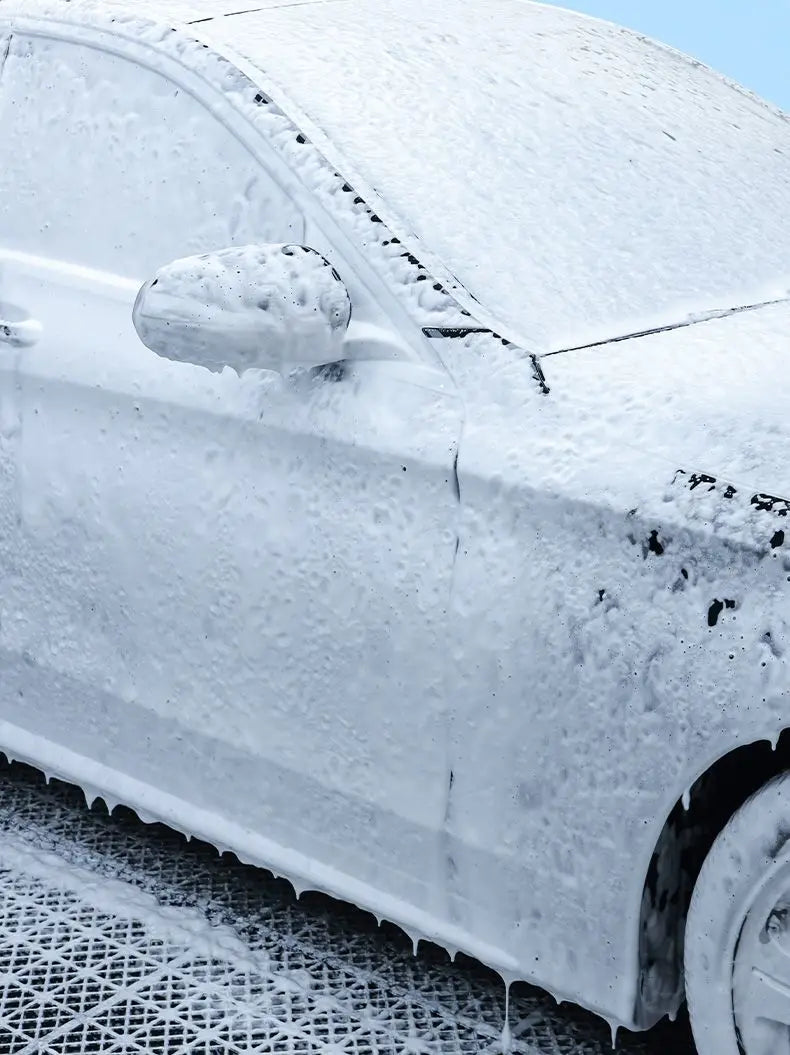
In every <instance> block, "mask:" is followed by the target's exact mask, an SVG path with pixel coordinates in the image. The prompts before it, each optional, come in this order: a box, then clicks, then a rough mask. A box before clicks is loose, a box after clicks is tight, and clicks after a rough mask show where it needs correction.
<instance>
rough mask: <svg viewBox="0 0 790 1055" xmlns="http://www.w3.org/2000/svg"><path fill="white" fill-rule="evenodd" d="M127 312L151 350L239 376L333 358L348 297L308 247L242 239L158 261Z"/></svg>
mask: <svg viewBox="0 0 790 1055" xmlns="http://www.w3.org/2000/svg"><path fill="white" fill-rule="evenodd" d="M132 319H133V321H134V328H135V330H137V335H138V336H139V338H140V340H141V341H142V342H143V344H144V345H146V347H148V348H150V349H151V351H153V352H156V354H157V355H161V356H163V357H164V358H165V359H173V360H175V361H176V362H180V363H193V364H195V365H197V366H205V367H207V368H208V369H209V370H214V371H220V370H222V368H223V367H225V366H230V367H232V368H233V369H234V370H235V371H236V372H237V373H239V374H241V373H242V372H243V371H245V370H250V369H256V368H257V369H265V370H281V369H282V368H283V367H288V366H296V365H305V366H319V365H321V364H323V363H332V362H335V361H336V360H338V359H340V358H342V352H341V346H342V343H343V337H344V336H345V333H346V330H347V328H348V324H349V321H350V319H351V300H350V298H349V295H348V290H347V289H346V287H345V285H344V284H343V281H342V279H341V278H340V276H339V275H338V273H337V271H335V269H334V268H333V267H332V265H331V264H330V263H329V262H328V261H327V260H325V259H324V257H323V256H321V254H320V253H317V252H316V251H315V250H314V249H310V248H308V247H307V246H301V245H247V246H239V247H238V248H232V249H222V250H219V251H218V252H215V253H205V254H203V255H201V256H190V257H184V258H183V259H182V260H176V261H174V262H173V263H172V264H167V265H166V266H165V267H162V268H160V269H159V271H157V272H156V274H155V275H154V277H153V278H151V279H149V281H148V282H146V283H145V284H144V285H143V286H142V287H141V289H140V292H139V293H138V294H137V299H136V301H135V303H134V310H133V312H132Z"/></svg>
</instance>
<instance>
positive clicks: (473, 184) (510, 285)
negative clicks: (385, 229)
mask: <svg viewBox="0 0 790 1055" xmlns="http://www.w3.org/2000/svg"><path fill="white" fill-rule="evenodd" d="M79 2H80V0H77V4H79ZM75 6H77V5H75V3H73V2H72V3H70V4H69V7H71V8H72V9H73V8H74V7H75ZM104 6H105V7H106V3H105V5H104ZM120 6H123V7H124V8H125V9H126V10H128V11H130V12H131V13H133V14H135V15H142V16H146V17H150V18H153V19H155V20H157V21H160V22H167V23H187V24H189V25H190V31H191V33H192V34H194V35H195V36H197V37H199V39H201V40H202V41H203V42H205V43H208V44H209V45H211V46H214V47H216V48H217V49H220V50H223V51H224V52H225V53H226V54H228V53H229V54H231V55H236V56H239V57H241V58H243V59H244V60H245V61H246V62H247V63H249V64H251V65H252V66H254V67H255V68H257V69H259V70H261V71H262V72H263V73H264V75H265V77H266V79H267V84H269V85H274V86H275V87H276V88H277V89H278V92H279V94H278V95H277V96H275V98H276V99H277V102H278V103H279V104H280V105H281V106H282V108H283V109H284V110H286V112H290V113H291V116H292V117H293V118H294V120H296V121H297V123H300V124H302V125H303V126H304V125H306V129H307V131H308V134H309V136H310V139H311V140H312V141H313V142H315V143H316V145H317V146H319V148H320V149H322V151H323V152H324V153H325V154H326V156H327V157H328V158H329V160H330V161H331V162H332V163H333V165H335V167H336V168H337V170H338V171H341V172H343V174H344V176H345V177H346V178H347V179H349V181H350V182H352V183H353V184H354V186H355V187H357V188H358V189H359V191H360V193H361V194H362V195H363V196H364V197H366V200H367V195H366V191H368V190H371V191H372V192H373V194H372V196H373V197H374V198H375V200H377V201H381V202H383V206H382V211H383V218H384V220H385V221H386V222H388V223H389V224H390V226H391V227H392V228H393V229H394V230H397V231H399V232H404V233H406V235H407V236H408V235H411V236H413V241H412V244H414V245H416V244H417V243H419V245H420V246H421V247H423V249H424V252H423V253H422V255H421V259H422V260H423V262H425V263H426V264H427V265H428V266H430V263H431V260H432V258H433V259H436V260H438V261H440V262H441V264H442V265H443V267H442V273H445V272H446V271H449V272H450V273H451V274H452V275H454V276H455V277H456V278H457V280H458V282H459V284H460V286H461V287H462V288H463V289H464V290H466V291H467V293H468V294H469V301H470V302H471V303H472V305H473V306H474V305H475V304H479V305H482V309H481V311H482V314H481V312H476V314H477V315H478V317H480V318H484V319H489V320H493V321H494V322H495V323H500V324H501V325H499V327H498V328H499V329H500V330H501V332H504V333H506V334H507V335H508V336H511V337H512V338H513V339H515V340H518V341H519V342H520V343H522V344H524V345H526V346H527V347H530V348H531V349H533V350H536V351H545V350H549V349H556V348H560V347H566V346H569V345H572V344H578V343H582V342H583V341H586V340H589V341H594V340H599V339H604V338H608V337H612V336H615V335H618V334H621V333H624V332H628V331H629V330H632V329H639V328H643V327H645V326H648V325H660V324H664V323H666V324H669V323H676V322H677V321H679V320H680V319H682V318H685V317H687V316H688V315H692V314H694V313H696V312H704V311H709V310H716V309H719V308H726V307H731V306H735V305H739V304H741V303H745V302H752V301H754V300H763V299H769V298H770V297H773V296H779V295H785V294H786V293H787V291H788V288H790V121H788V118H787V117H786V115H784V114H782V113H781V112H780V111H779V110H777V109H775V108H773V107H771V106H769V105H768V104H767V103H764V102H763V101H762V100H759V99H758V98H756V97H755V96H753V95H751V94H750V93H749V92H747V91H746V90H744V89H741V88H739V87H738V86H736V85H734V84H732V83H731V82H729V81H727V80H725V79H724V78H723V77H721V76H719V75H718V74H716V73H714V72H713V71H711V70H709V69H707V68H706V67H704V66H703V65H702V64H700V63H698V62H695V61H694V60H692V59H690V58H688V57H687V56H683V55H681V54H679V53H678V52H675V51H672V50H671V49H669V48H666V47H663V46H661V45H658V44H655V43H654V42H652V41H649V40H647V39H646V38H644V37H641V36H639V35H638V34H636V33H633V32H631V31H629V30H625V29H622V28H620V27H616V26H613V25H610V24H608V23H605V22H600V21H598V20H595V19H591V18H588V17H586V16H582V15H578V14H575V13H572V12H568V11H564V10H562V9H559V8H554V7H546V6H543V5H541V4H538V3H533V2H530V0H486V2H485V3H484V4H471V3H468V2H467V0H432V2H431V3H430V4H426V3H425V2H424V0H258V2H257V3H256V2H255V0H248V2H247V3H246V4H245V3H244V2H243V0H242V2H239V0H235V2H234V0H135V2H134V3H131V2H128V3H125V4H124V3H121V4H120Z"/></svg>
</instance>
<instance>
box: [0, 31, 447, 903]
mask: <svg viewBox="0 0 790 1055" xmlns="http://www.w3.org/2000/svg"><path fill="white" fill-rule="evenodd" d="M69 32H70V39H61V38H60V37H59V36H58V34H57V32H56V31H55V30H54V29H52V28H46V29H41V28H36V27H35V26H34V27H32V28H30V27H29V26H21V27H18V28H17V31H16V32H15V33H14V36H13V39H12V41H11V44H10V50H9V52H8V57H7V59H6V63H5V68H4V70H3V74H2V81H1V82H0V83H1V86H2V87H1V91H2V97H1V98H0V137H2V142H3V144H4V148H3V153H4V164H3V168H2V172H0V266H1V267H2V272H1V274H2V278H1V279H0V281H2V289H1V290H0V301H2V303H3V304H4V305H5V306H6V308H5V310H6V311H11V310H13V311H16V312H17V315H18V316H19V317H20V318H23V319H27V320H28V321H29V323H30V326H31V327H32V329H30V328H28V330H27V331H25V332H26V333H27V337H25V338H19V339H18V340H15V341H12V342H11V343H5V344H0V454H1V458H0V469H1V471H2V475H1V476H0V527H1V529H2V535H1V537H0V689H1V690H2V697H1V698H0V707H1V708H2V712H1V716H2V719H3V724H2V725H0V738H2V735H6V736H7V737H11V738H13V737H14V736H17V735H18V734H17V732H15V731H14V730H20V729H21V730H23V731H24V733H25V736H26V737H27V739H26V740H25V742H26V743H29V744H30V747H29V750H28V754H29V755H30V756H31V757H32V759H33V761H34V762H35V761H37V760H38V761H39V762H40V759H41V758H43V757H45V756H47V752H49V753H50V754H51V753H52V744H55V745H58V747H59V748H62V751H61V754H60V755H58V757H59V758H61V759H62V760H63V761H62V764H59V768H60V770H62V771H64V772H65V775H67V776H69V777H70V778H71V779H75V780H78V781H80V782H82V783H83V784H93V785H95V786H96V788H98V790H100V791H105V792H108V791H109V792H110V793H112V794H115V792H113V788H114V787H115V788H120V789H121V791H120V792H118V793H117V797H119V798H121V797H125V798H127V799H132V800H134V801H132V804H133V805H139V804H140V803H139V802H138V801H137V800H140V802H142V800H143V799H145V801H146V802H152V803H154V808H153V809H152V810H151V812H152V813H154V814H155V815H159V816H162V815H164V816H167V817H168V818H169V819H170V820H171V822H172V823H175V824H176V825H177V826H179V827H181V828H184V829H185V830H188V831H189V830H192V831H195V832H197V833H200V834H203V835H211V834H212V833H215V832H217V831H219V830H223V831H224V830H226V831H228V832H231V833H232V835H229V837H228V839H227V843H228V844H229V845H232V846H234V848H236V849H239V850H240V851H241V852H245V851H246V852H247V853H252V850H251V847H252V844H253V842H254V840H255V838H256V837H257V836H258V835H261V834H263V835H264V836H266V838H267V839H268V840H269V841H268V843H266V844H265V846H266V850H265V856H266V858H267V860H268V863H269V864H271V865H272V866H273V867H275V868H278V869H280V870H282V871H285V872H287V873H290V874H296V875H301V876H303V877H304V878H306V879H308V880H309V881H312V882H315V883H316V884H317V885H321V886H324V887H331V888H333V889H336V890H337V891H338V892H340V893H345V894H346V895H347V896H351V894H350V891H349V887H348V883H347V882H346V879H343V878H342V876H343V875H345V876H346V877H348V876H354V877H356V879H357V880H362V881H363V882H364V883H365V884H367V886H366V887H365V888H364V889H368V890H378V891H386V892H387V893H389V894H396V895H397V896H399V897H400V898H402V899H404V900H405V901H407V902H409V903H412V904H416V905H419V906H421V907H426V906H427V905H428V901H429V899H430V897H432V896H433V895H432V894H431V893H430V892H431V891H435V890H436V884H435V882H434V879H435V870H436V869H437V868H439V869H442V868H443V867H444V866H443V864H442V861H441V853H440V846H441V838H440V829H441V825H442V818H443V809H444V801H445V796H446V790H447V761H446V748H445V739H444V720H443V686H444V663H445V655H446V650H445V647H444V646H445V640H444V635H445V616H446V604H447V599H448V596H449V591H450V580H451V573H452V564H453V557H454V552H455V545H456V535H455V524H456V519H457V497H456V493H455V481H454V475H453V460H454V457H455V453H456V447H457V438H458V435H459V430H460V413H459V408H458V403H457V401H456V398H455V396H454V395H453V393H452V391H451V390H450V389H449V386H448V384H447V379H446V377H445V376H444V375H443V374H441V373H440V372H437V371H436V370H434V369H433V368H430V367H428V366H425V365H421V364H420V363H418V362H416V361H409V360H408V357H407V358H406V360H401V361H400V362H391V363H387V362H370V363H367V364H364V365H362V364H360V366H359V367H358V368H357V369H356V370H354V371H352V372H351V374H350V375H349V376H348V377H346V378H345V379H342V380H339V381H338V380H334V381H333V380H331V377H327V376H315V375H314V374H311V373H308V372H302V373H301V374H299V375H295V376H292V377H287V378H284V377H282V376H280V375H279V374H274V373H267V372H260V371H259V372H248V373H247V374H244V375H243V376H242V377H238V376H237V375H236V374H235V373H233V372H232V371H230V370H225V371H224V372H223V373H221V374H213V373H209V372H208V371H206V370H204V369H202V368H200V367H197V366H191V365H189V364H184V363H173V362H169V361H165V360H163V359H160V358H158V357H157V356H156V355H154V354H153V353H152V352H150V351H149V350H147V349H146V348H144V347H143V345H142V344H141V343H140V342H139V340H138V339H137V337H136V335H135V333H134V330H133V327H132V323H131V308H132V304H133V300H134V296H135V293H136V291H137V288H138V286H139V284H140V282H141V281H143V280H144V279H146V278H147V277H149V275H150V274H152V273H153V271H154V270H155V268H156V267H157V266H159V265H161V264H164V263H166V262H168V261H170V260H171V259H174V258H178V257H181V256H184V255H187V254H191V253H195V252H202V251H207V250H211V249H217V248H221V247H225V246H230V245H234V244H246V243H250V242H255V241H258V242H272V241H274V242H284V241H295V242H303V241H304V240H305V238H306V237H308V236H309V235H310V230H309V229H308V225H307V223H306V221H305V219H304V215H303V213H302V210H301V208H300V207H299V206H298V205H297V203H296V202H295V201H294V200H293V198H292V197H291V196H290V195H289V194H288V193H286V192H285V191H284V190H283V188H282V187H281V186H280V185H279V184H278V183H277V182H276V181H275V179H274V178H273V177H272V176H271V175H270V173H269V171H267V169H266V167H265V165H264V164H263V163H262V162H261V157H260V155H259V154H257V153H256V152H255V151H256V150H257V145H256V143H257V141H256V140H255V136H256V135H257V133H255V132H254V131H253V130H251V129H250V130H249V132H248V133H247V132H245V131H244V130H243V129H241V130H240V126H237V125H234V126H233V128H231V127H230V123H229V122H230V116H228V117H227V120H226V118H225V114H226V111H227V114H228V115H230V106H229V104H228V103H227V100H224V99H223V97H222V96H221V93H220V92H218V91H214V90H213V89H212V88H211V87H210V86H209V85H207V84H206V83H205V82H203V81H200V80H197V79H192V80H190V79H189V77H188V76H187V72H186V71H184V70H182V69H181V68H180V67H178V66H176V65H175V64H174V63H172V64H170V65H168V63H169V62H170V60H169V59H167V57H166V56H164V55H160V54H159V53H158V52H156V51H154V50H153V49H151V48H150V47H146V48H143V46H142V45H140V46H139V47H137V46H133V45H132V44H130V43H129V42H127V41H124V42H122V43H121V42H119V41H115V40H114V38H109V37H106V36H103V37H101V39H99V38H98V37H93V36H90V35H89V34H88V33H87V31H86V32H85V34H83V35H80V34H77V33H76V32H75V30H74V27H73V26H72V27H71V28H70V31H69ZM83 37H84V39H83ZM247 134H249V136H250V137H252V138H250V139H247V138H246V135H247ZM261 149H263V148H262V147H261ZM313 228H315V224H313ZM333 262H336V263H337V266H338V268H340V269H341V271H342V270H343V268H342V265H341V263H340V262H339V261H333ZM344 277H345V275H344ZM351 288H352V297H353V284H352V286H351ZM362 315H363V317H362V319H361V320H358V321H359V322H360V324H363V325H364V323H365V318H364V311H363V312H362ZM380 324H381V320H380V319H379V325H380ZM14 332H15V333H16V335H17V337H18V336H19V326H17V328H16V330H15V331H14ZM395 339H396V337H395V335H394V332H393V340H395ZM333 376H337V375H333ZM3 730H5V732H3ZM3 746H4V744H3V743H0V747H3ZM47 757H48V756H47ZM130 781H131V783H130ZM109 785H112V787H110V786H109ZM152 788H153V789H156V792H157V794H156V795H154V796H153V797H151V795H149V794H148V791H146V789H152ZM123 789H126V791H124V790H123ZM157 796H158V797H157ZM218 818H219V820H220V821H221V822H222V823H221V824H219V827H218V826H217V823H215V822H217V819H218ZM226 821H227V822H228V823H227V824H225V823H224V822H226ZM230 821H232V822H233V825H230ZM223 825H224V827H223ZM256 845H258V846H260V845H264V844H261V843H260V841H258V842H257V843H256ZM294 852H296V853H298V854H299V855H300V856H299V857H298V858H295V857H294V856H293V854H294ZM327 866H330V867H332V868H334V869H336V870H339V871H337V874H336V875H335V876H334V878H332V879H330V878H328V877H329V876H330V873H329V872H327V871H326V868H327ZM322 869H323V871H322ZM338 876H340V877H341V878H338ZM354 896H355V897H356V898H357V900H361V901H365V900H368V901H369V902H371V903H372V901H375V900H376V899H375V898H373V897H372V895H371V896H370V897H368V895H364V894H360V893H357V894H356V895H354ZM433 907H435V906H433Z"/></svg>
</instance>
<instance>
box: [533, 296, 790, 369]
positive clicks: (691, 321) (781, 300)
mask: <svg viewBox="0 0 790 1055" xmlns="http://www.w3.org/2000/svg"><path fill="white" fill-rule="evenodd" d="M788 302H790V297H778V298H777V299H776V300H763V301H760V302H759V303H757V304H741V305H739V306H738V307H736V308H713V309H712V310H711V311H703V312H700V313H699V314H698V315H691V316H689V317H688V318H687V319H683V321H682V322H670V323H667V324H666V325H664V326H651V327H650V329H646V330H635V331H634V332H633V333H623V334H620V335H619V336H618V337H604V338H603V339H602V340H600V341H590V343H589V344H574V345H571V346H570V347H569V348H557V349H556V350H555V351H553V352H543V353H542V354H540V355H538V358H539V359H547V358H548V357H549V356H550V355H562V354H563V352H580V351H583V350H584V349H585V348H600V347H601V346H602V345H604V344H619V343H620V341H632V340H635V339H636V338H637V337H650V336H652V334H654V333H668V332H669V331H670V330H682V329H685V328H686V327H688V326H698V325H699V324H700V323H702V322H710V321H711V319H726V318H727V316H728V315H740V314H741V313H742V312H744V311H757V310H758V309H759V308H770V307H771V306H772V305H774V304H787V303H788Z"/></svg>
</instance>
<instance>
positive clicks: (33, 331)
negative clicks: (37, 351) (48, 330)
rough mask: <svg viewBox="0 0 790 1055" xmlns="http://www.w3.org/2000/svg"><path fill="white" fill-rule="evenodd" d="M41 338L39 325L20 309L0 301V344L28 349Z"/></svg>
mask: <svg viewBox="0 0 790 1055" xmlns="http://www.w3.org/2000/svg"><path fill="white" fill-rule="evenodd" d="M40 336H41V323H40V322H39V321H38V320H37V319H33V318H31V317H30V316H29V315H28V313H27V312H26V311H23V310H22V308H17V307H16V306H15V305H14V304H6V303H5V302H3V301H0V344H8V345H10V346H11V347H12V348H29V347H30V345H31V344H35V343H36V341H37V340H38V339H39V337H40Z"/></svg>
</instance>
